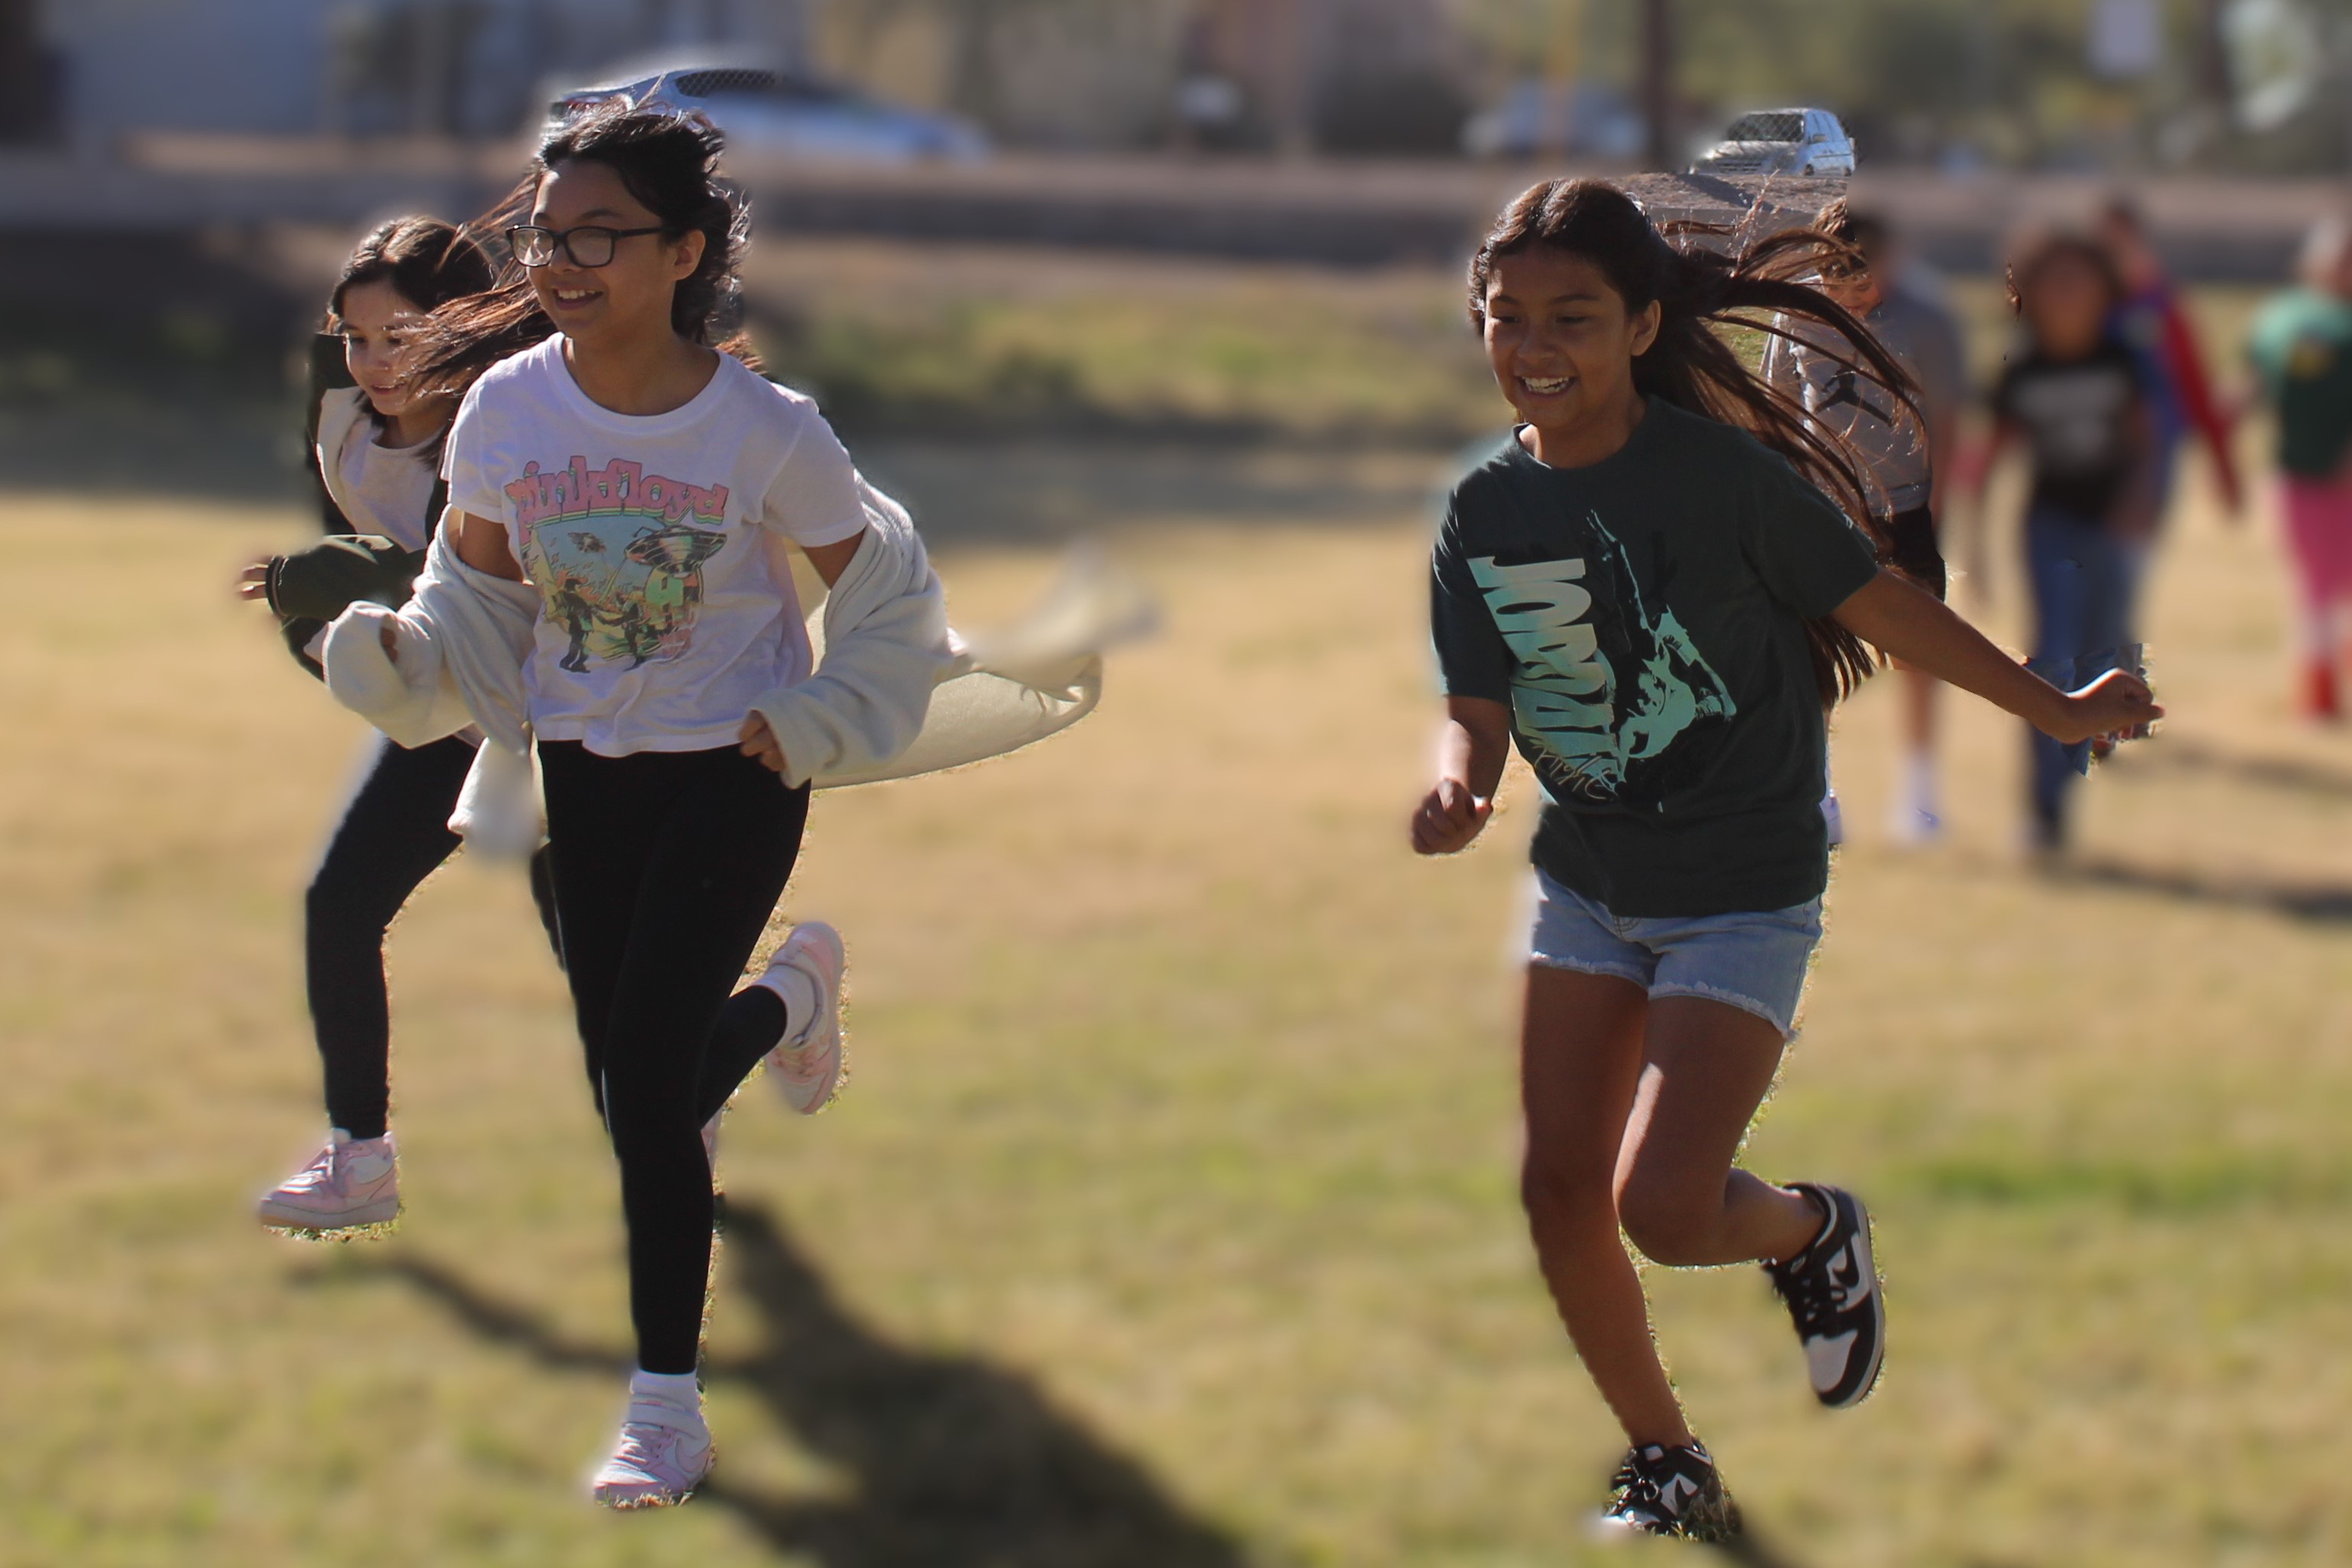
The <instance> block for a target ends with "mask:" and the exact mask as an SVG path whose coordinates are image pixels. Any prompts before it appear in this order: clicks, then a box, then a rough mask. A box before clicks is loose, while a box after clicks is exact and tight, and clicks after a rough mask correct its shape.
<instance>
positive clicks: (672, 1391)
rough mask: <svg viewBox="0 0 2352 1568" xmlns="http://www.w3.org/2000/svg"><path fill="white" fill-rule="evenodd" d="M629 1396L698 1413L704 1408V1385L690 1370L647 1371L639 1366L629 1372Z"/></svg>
mask: <svg viewBox="0 0 2352 1568" xmlns="http://www.w3.org/2000/svg"><path fill="white" fill-rule="evenodd" d="M629 1397H630V1398H631V1399H633V1400H635V1399H653V1400H658V1401H659V1402H661V1403H662V1404H664V1405H672V1406H675V1407H676V1408H677V1409H680V1410H692V1411H695V1412H696V1413H698V1414H699V1413H700V1411H701V1409H702V1387H701V1384H699V1383H698V1381H697V1380H696V1378H695V1375H694V1373H690V1372H675V1373H672V1372H647V1371H646V1370H645V1369H644V1368H643V1367H639V1368H638V1369H637V1370H636V1371H635V1372H633V1373H629Z"/></svg>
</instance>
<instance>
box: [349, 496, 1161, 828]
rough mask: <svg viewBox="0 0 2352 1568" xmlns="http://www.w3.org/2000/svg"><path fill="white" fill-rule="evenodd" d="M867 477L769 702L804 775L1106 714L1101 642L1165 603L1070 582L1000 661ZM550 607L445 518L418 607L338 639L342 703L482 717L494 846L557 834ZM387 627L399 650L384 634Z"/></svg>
mask: <svg viewBox="0 0 2352 1568" xmlns="http://www.w3.org/2000/svg"><path fill="white" fill-rule="evenodd" d="M859 487H860V494H861V497H862V499H863V500H864V501H865V503H866V533H865V535H864V537H863V539H862V540H861V542H860V543H859V545H858V548H857V551H856V554H855V555H853V556H852V557H851V559H850V562H849V564H848V566H847V567H846V568H845V570H844V571H843V573H842V574H841V577H840V579H839V580H838V581H837V582H835V584H833V587H832V589H831V591H830V592H828V593H827V594H826V595H825V596H824V604H823V605H821V606H820V607H819V609H818V610H817V612H816V613H815V614H814V615H812V616H810V618H809V634H810V640H811V642H812V644H813V645H814V647H816V648H817V650H818V655H817V660H816V666H815V669H814V673H813V674H811V676H810V677H809V679H806V680H804V681H802V682H800V683H799V684H797V685H793V686H788V687H784V688H782V689H779V690H775V691H772V692H769V693H768V694H766V695H765V696H763V697H761V698H760V699H759V700H757V701H755V702H754V703H752V705H751V711H753V712H755V713H758V714H760V715H761V717H763V718H765V719H766V720H767V721H768V725H769V727H770V728H771V729H772V730H773V731H775V735H776V739H777V741H778V742H779V743H780V744H781V746H782V751H783V755H784V760H785V769H786V771H785V773H784V778H783V783H784V784H786V785H791V786H798V785H800V784H814V786H815V787H816V788H819V789H830V788H838V787H842V786H845V785H848V784H868V783H875V782H878V781H881V780H884V779H893V778H909V777H913V776H915V775H916V774H919V773H934V772H938V771H940V770H941V769H944V768H952V767H960V766H962V765H964V764H965V763H975V762H980V761H982V760H983V759H985V758H988V757H993V756H1001V755H1003V754H1004V753H1005V752H1013V751H1018V750H1020V749H1021V748H1022V747H1024V746H1027V745H1030V744H1032V743H1034V742H1038V741H1042V740H1045V738H1046V737H1048V736H1050V735H1053V734H1055V733H1058V732H1059V731H1062V730H1065V729H1067V728H1068V727H1069V726H1070V725H1072V724H1074V723H1076V722H1077V721H1078V720H1080V719H1082V718H1084V717H1085V716H1086V715H1087V713H1089V712H1091V711H1092V710H1094V708H1095V706H1096V704H1097V703H1098V702H1099V701H1100V700H1101V697H1102V659H1101V654H1100V649H1101V648H1102V647H1103V646H1105V644H1107V643H1108V641H1110V640H1113V639H1114V638H1116V637H1119V636H1122V635H1127V634H1129V633H1131V632H1133V631H1136V630H1139V629H1141V623H1142V622H1143V621H1144V620H1147V619H1148V618H1149V616H1150V611H1149V609H1148V607H1143V606H1140V605H1139V604H1130V605H1128V606H1126V607H1125V608H1123V609H1120V608H1112V607H1109V606H1108V602H1107V601H1106V602H1105V605H1104V607H1102V608H1101V609H1099V610H1098V611H1097V612H1094V613H1087V612H1083V611H1082V612H1081V613H1079V614H1077V615H1076V616H1073V615H1072V614H1070V613H1069V610H1068V605H1067V601H1068V600H1069V599H1070V595H1068V594H1065V595H1063V596H1062V597H1063V600H1064V601H1065V603H1064V604H1062V605H1057V606H1056V609H1057V611H1058V613H1057V614H1056V615H1055V618H1054V625H1053V626H1052V627H1051V628H1050V629H1048V630H1047V632H1046V635H1045V636H1044V637H1042V638H1041V637H1039V636H1038V635H1035V633H1034V632H1033V633H1032V634H1031V635H1025V636H1024V635H1015V636H1013V637H1010V638H1006V639H1000V640H999V642H998V643H997V645H996V646H997V647H1002V648H1003V655H1004V656H1003V657H1002V658H991V657H990V653H989V651H988V649H987V648H986V647H983V648H982V649H979V650H977V651H976V650H974V649H973V648H972V647H969V646H967V645H966V644H965V643H964V642H963V640H962V639H961V638H960V637H957V636H956V635H955V633H954V632H953V631H951V630H950V628H949V626H948V624H947V613H946V595H945V593H944V591H943V590H942V589H941V587H940V579H939V575H938V574H937V573H935V572H933V571H932V569H931V565H930V561H929V557H928V555H927V554H926V553H925V552H924V550H923V542H922V539H921V537H920V535H919V534H918V533H917V532H916V531H915V525H914V522H913V521H912V520H911V519H910V518H909V517H908V515H907V511H906V509H905V508H904V507H901V506H900V505H899V504H898V502H897V501H895V500H891V499H890V498H889V497H888V496H887V495H885V494H883V493H882V492H881V491H880V490H877V489H874V487H873V486H871V485H869V484H866V482H865V481H864V480H863V479H860V480H859ZM1079 596H1080V597H1081V598H1084V597H1086V595H1084V594H1083V593H1081V594H1080V595H1079ZM1102 597H1103V596H1101V595H1097V598H1102ZM540 615H541V598H540V594H539V590H538V589H537V588H536V587H534V586H533V585H532V584H529V583H515V582H509V581H507V580H506V579H504V578H499V577H494V576H491V575H490V574H488V573H485V572H480V571H478V570H476V569H475V568H473V567H471V566H468V565H467V564H466V563H464V562H463V561H460V560H459V559H457V552H456V551H455V550H453V549H452V548H451V547H450V546H449V544H448V542H447V533H446V530H444V531H441V532H439V533H436V536H435V538H434V540H433V543H432V546H431V548H430V550H429V551H428V552H427V554H426V556H425V571H424V573H423V574H422V575H420V576H419V577H418V578H417V580H416V592H415V597H414V598H412V599H411V600H410V601H409V603H408V604H407V605H404V606H403V607H402V608H401V609H399V610H397V611H394V610H387V609H385V608H383V606H381V605H373V604H367V603H361V604H355V605H352V607H351V608H350V609H348V610H346V611H344V612H343V614H342V615H341V616H339V617H337V618H336V620H335V622H334V624H333V625H332V626H330V627H329V628H328V631H327V636H326V640H325V644H324V647H323V648H322V650H321V659H320V662H321V663H322V664H323V665H324V666H325V668H326V672H327V687H328V689H329V690H331V692H333V693H334V695H335V699H336V700H338V701H340V702H341V703H342V704H343V706H345V707H347V708H349V709H351V710H352V711H354V712H356V713H358V714H360V715H361V716H362V718H365V719H366V720H368V721H369V722H371V723H373V724H374V725H375V726H376V728H377V729H379V730H381V731H383V733H384V734H385V735H386V736H388V737H389V738H390V739H391V740H393V741H394V742H396V743H398V744H400V745H403V746H409V747H415V746H423V745H427V744H430V743H431V742H435V741H438V740H441V739H443V738H445V737H446V736H449V735H452V734H455V733H457V731H460V730H463V729H464V728H465V727H466V726H467V725H468V724H475V725H478V726H479V727H480V729H481V731H482V733H483V735H484V736H485V737H486V743H485V744H484V745H483V746H482V747H481V748H480V751H479V752H478V755H477V757H476V759H475V762H474V767H473V771H472V772H471V773H469V774H468V775H467V780H466V786H465V789H464V791H463V792H462V793H461V795H459V797H458V802H457V810H456V811H455V812H454V813H453V814H452V815H451V816H450V818H449V826H450V828H451V830H452V831H454V832H456V833H457V834H459V835H461V836H462V837H465V838H466V840H467V843H468V844H469V845H471V846H472V847H475V848H477V849H480V850H482V851H484V852H486V853H490V854H505V855H528V854H530V852H531V851H532V850H534V849H536V848H537V847H539V845H540V844H541V842H542V841H543V837H544V826H543V820H544V819H543V816H542V814H541V810H540V806H539V801H538V794H537V789H536V785H535V784H534V783H533V780H532V776H531V766H530V748H531V740H532V737H531V731H530V715H529V713H528V711H527V710H526V707H525V701H524V695H523V667H524V664H525V662H526V661H527V660H528V659H529V658H530V652H531V644H532V636H533V628H534V626H536V624H537V622H538V619H539V616H540ZM385 626H390V627H391V628H392V630H393V632H394V637H395V639H396V643H397V647H398V657H397V658H396V659H395V658H392V657H390V656H387V655H386V653H385V651H384V648H383V628H384V627H385Z"/></svg>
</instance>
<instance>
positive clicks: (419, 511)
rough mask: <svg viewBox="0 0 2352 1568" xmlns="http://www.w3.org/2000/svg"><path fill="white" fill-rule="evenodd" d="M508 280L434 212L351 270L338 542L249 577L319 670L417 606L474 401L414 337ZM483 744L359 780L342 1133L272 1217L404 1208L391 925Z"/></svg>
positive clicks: (322, 436)
mask: <svg viewBox="0 0 2352 1568" xmlns="http://www.w3.org/2000/svg"><path fill="white" fill-rule="evenodd" d="M490 283H491V270H490V264H489V261H488V258H486V257H485V256H484V255H483V254H482V251H481V248H480V247H478V246H477V245H476V244H475V243H474V242H473V241H472V240H471V239H469V238H467V237H466V236H465V235H464V234H462V233H461V232H459V231H458V230H457V228H455V227H453V226H450V225H448V224H446V223H444V222H442V221H441V220H440V219H438V218H431V217H403V218H395V219H394V220H393V221H392V222H390V223H387V224H385V225H383V226H382V227H380V228H378V229H376V230H375V232H373V234H371V235H369V236H368V237H366V238H365V239H363V240H362V241H361V242H360V244H359V247H358V248H357V249H355V250H353V251H352V254H351V258H350V259H349V260H347V261H346V262H344V264H343V270H342V275H341V277H340V278H339V279H336V282H335V288H334V292H333V293H332V294H331V296H330V297H329V300H328V305H327V333H326V336H325V338H324V340H323V342H324V344H325V345H326V346H328V347H329V348H331V354H314V355H313V360H312V378H311V379H312V387H311V398H310V418H309V426H310V433H311V437H312V439H311V442H310V459H311V464H312V471H313V476H314V478H315V479H316V480H317V482H318V486H319V495H320V511H321V521H322V522H323V524H324V527H325V529H326V531H327V534H328V537H327V538H326V539H324V540H322V541H321V542H319V543H318V544H316V545H313V546H312V547H310V549H308V550H305V551H301V552H296V553H294V554H290V555H278V556H272V557H270V558H269V559H268V560H265V561H257V562H256V563H254V564H253V565H251V566H249V567H247V569H246V572H245V574H244V575H243V576H242V577H241V578H240V579H239V580H238V584H237V592H238V594H239V595H241V596H242V597H244V598H247V599H259V600H263V601H266V602H267V603H268V605H269V607H270V608H271V609H272V610H274V611H276V612H277V613H278V619H279V623H280V625H281V626H282V627H283V628H284V630H285V634H286V637H287V640H288V643H289V647H292V648H293V650H294V652H295V657H296V658H299V659H300V660H301V661H302V663H303V664H304V666H305V667H306V668H310V670H311V671H312V672H313V673H316V672H317V670H318V663H317V658H316V645H317V642H318V640H319V637H320V634H322V633H323V631H324V630H325V627H326V623H327V622H329V621H331V620H332V619H333V618H334V617H335V616H338V615H341V613H342V611H343V610H344V608H345V607H346V606H348V605H351V604H352V602H353V601H354V600H359V599H368V600H373V601H374V602H376V603H380V604H384V605H398V604H401V603H402V602H404V600H406V599H407V597H408V594H409V589H410V585H411V584H413V583H414V582H415V578H416V574H417V572H418V570H419V569H420V568H421V567H422V566H423V564H424V562H425V546H426V545H427V544H428V543H429V542H431V540H432V538H433V533H434V530H435V529H436V526H437V525H438V524H439V521H440V517H441V509H442V506H443V504H444V501H445V500H446V494H447V487H446V486H445V485H443V484H442V483H441V481H440V479H439V478H438V477H437V475H436V465H437V463H438V461H439V458H440V455H441V445H442V441H443V438H444V437H446V435H447V433H448V429H449V420H450V417H451V416H453V415H454V414H455V413H456V412H457V399H456V398H455V397H454V396H451V395H446V394H445V395H436V396H419V395H415V392H414V391H413V390H412V387H411V384H410V382H409V380H408V378H407V376H406V375H405V374H404V369H403V366H402V363H401V353H402V346H403V340H404V336H405V334H406V332H407V331H408V330H409V329H410V328H411V327H413V326H414V325H415V323H416V322H418V321H421V320H423V318H424V316H425V313H426V312H427V311H430V310H435V309H436V308H438V307H440V306H442V305H446V304H447V303H449V302H450V301H451V300H457V299H461V298H463V297H465V296H467V295H471V294H478V293H480V292H481V291H483V290H484V289H488V288H489V287H490ZM337 372H341V374H336V373H337ZM336 383H341V384H336ZM480 739H481V737H480V736H479V735H478V734H466V735H460V736H452V737H450V738H449V739H447V740H444V741H438V742H434V743H433V744H431V745H429V746H423V747H419V748H418V749H416V750H415V751H410V750H408V749H406V748H404V747H401V746H396V745H394V744H393V743H392V742H390V741H388V740H385V739H384V738H383V736H381V735H374V736H371V737H370V739H369V756H368V761H367V763H365V766H364V771H363V773H362V777H361V780H360V784H359V786H358V788H357V790H356V791H355V792H354V793H353V794H352V797H351V799H350V801H349V802H348V803H347V804H346V805H345V806H344V808H343V815H342V818H341V821H340V822H339V823H338V824H337V825H336V826H335V829H334V833H333V836H332V837H331V839H330V840H329V842H328V845H327V850H326V854H325V856H324V857H323V858H321V859H320V862H319V868H318V871H317V872H316V874H315V875H314V876H313V877H312V878H311V879H310V889H309V891H308V892H307V893H306V894H305V895H304V899H303V973H304V981H305V984H306V987H307V989H308V992H309V995H310V1019H311V1025H312V1029H313V1031H314V1033H315V1034H316V1036H317V1038H318V1045H319V1057H320V1062H321V1063H322V1064H323V1066H324V1068H325V1077H326V1100H327V1121H328V1134H327V1142H326V1143H325V1144H324V1145H323V1146H322V1147H321V1148H320V1150H319V1152H318V1153H317V1154H316V1155H314V1156H313V1157H312V1158H311V1160H310V1163H308V1164H306V1165H304V1166H303V1167H302V1168H301V1169H300V1170H299V1171H297V1172H296V1173H294V1174H293V1175H291V1176H289V1177H288V1178H287V1179H286V1181H285V1182H283V1183H282V1184H279V1185H278V1187H277V1188H275V1189H274V1190H272V1191H271V1192H269V1193H268V1194H264V1195H263V1197H262V1199H261V1202H260V1205H259V1214H260V1216H261V1220H262V1223H263V1224H265V1225H268V1226H274V1227H278V1228H281V1229H286V1230H290V1231H295V1232H298V1233H303V1234H310V1235H336V1234H340V1235H356V1234H366V1233H369V1232H371V1231H373V1230H375V1229H376V1228H378V1227H382V1226H389V1225H390V1224H391V1223H392V1222H393V1221H394V1219H396V1218H397V1217H398V1215H399V1213H400V1186H399V1171H398V1166H397V1161H396V1158H395V1153H394V1141H393V1136H392V1128H391V1124H390V1121H389V1120H388V1119H389V1117H390V1114H391V1089H390V1078H391V1075H390V1057H391V1041H392V1035H391V1010H390V1005H389V1000H388V996H387V992H386V989H385V984H384V972H383V939H384V931H385V930H386V928H388V927H389V926H390V925H391V923H392V921H393V917H394V916H395V915H397V914H398V913H399V912H400V910H401V907H402V906H403V905H404V904H405V903H406V902H407V901H408V899H409V896H410V895H411V894H412V893H414V892H415V890H416V889H417V887H418V886H419V885H420V884H421V883H423V882H424V880H425V878H427V877H428V876H430V875H432V873H433V871H434V869H435V868H436V867H438V866H439V865H440V864H441V863H442V862H443V861H445V860H446V859H447V858H449V857H450V855H451V854H452V853H453V852H454V851H455V850H456V849H457V845H458V838H457V835H456V834H455V833H453V832H451V831H450V829H449V826H448V822H449V815H450V812H451V811H452V809H454V808H455V806H456V805H457V794H458V789H459V786H460V785H462V784H464V782H465V778H466V773H467V770H468V769H469V768H470V767H472V765H473V762H474V748H475V746H477V745H478V744H479V743H480ZM531 886H532V890H533V892H534V894H535V895H537V896H538V898H539V900H540V906H541V917H542V919H547V920H550V921H551V910H550V909H549V905H548V902H547V891H548V887H547V879H546V864H545V861H544V859H543V858H538V859H534V860H533V862H532V867H531ZM551 931H552V927H551Z"/></svg>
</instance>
